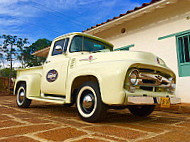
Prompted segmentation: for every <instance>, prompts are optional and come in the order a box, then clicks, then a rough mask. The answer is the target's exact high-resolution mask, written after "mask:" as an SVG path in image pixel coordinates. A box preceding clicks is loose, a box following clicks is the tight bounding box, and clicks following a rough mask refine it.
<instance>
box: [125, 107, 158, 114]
mask: <svg viewBox="0 0 190 142" xmlns="http://www.w3.org/2000/svg"><path fill="white" fill-rule="evenodd" d="M154 108H155V106H154V105H143V106H135V105H134V106H128V109H129V111H130V112H131V113H132V114H133V115H135V116H142V117H145V116H148V115H150V114H151V113H152V112H153V111H154Z"/></svg>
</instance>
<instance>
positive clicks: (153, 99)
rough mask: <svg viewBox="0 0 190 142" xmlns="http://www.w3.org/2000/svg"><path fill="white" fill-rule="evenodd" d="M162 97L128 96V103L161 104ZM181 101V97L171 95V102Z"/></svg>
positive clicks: (177, 102)
mask: <svg viewBox="0 0 190 142" xmlns="http://www.w3.org/2000/svg"><path fill="white" fill-rule="evenodd" d="M160 98H161V97H140V96H139V97H138V96H137V97H132V96H129V97H127V105H157V104H160ZM179 103H181V99H180V98H172V97H170V104H171V105H174V104H179Z"/></svg>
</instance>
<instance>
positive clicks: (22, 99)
mask: <svg viewBox="0 0 190 142" xmlns="http://www.w3.org/2000/svg"><path fill="white" fill-rule="evenodd" d="M16 102H17V105H18V107H21V108H28V107H29V106H30V104H31V100H30V99H27V98H26V84H25V83H22V84H20V86H19V88H18V91H17V100H16Z"/></svg>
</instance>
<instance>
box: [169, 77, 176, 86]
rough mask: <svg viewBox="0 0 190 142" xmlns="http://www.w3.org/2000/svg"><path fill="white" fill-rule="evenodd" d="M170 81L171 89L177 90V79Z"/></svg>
mask: <svg viewBox="0 0 190 142" xmlns="http://www.w3.org/2000/svg"><path fill="white" fill-rule="evenodd" d="M169 81H170V85H171V88H172V89H175V88H176V84H175V79H174V78H170V79H169Z"/></svg>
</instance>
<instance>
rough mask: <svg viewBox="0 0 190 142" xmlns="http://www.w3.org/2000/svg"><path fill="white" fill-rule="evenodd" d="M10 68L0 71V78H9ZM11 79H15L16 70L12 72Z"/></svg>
mask: <svg viewBox="0 0 190 142" xmlns="http://www.w3.org/2000/svg"><path fill="white" fill-rule="evenodd" d="M10 71H11V69H10V68H4V69H0V77H9V75H10ZM12 77H14V78H15V77H16V70H14V69H13V70H12Z"/></svg>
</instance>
